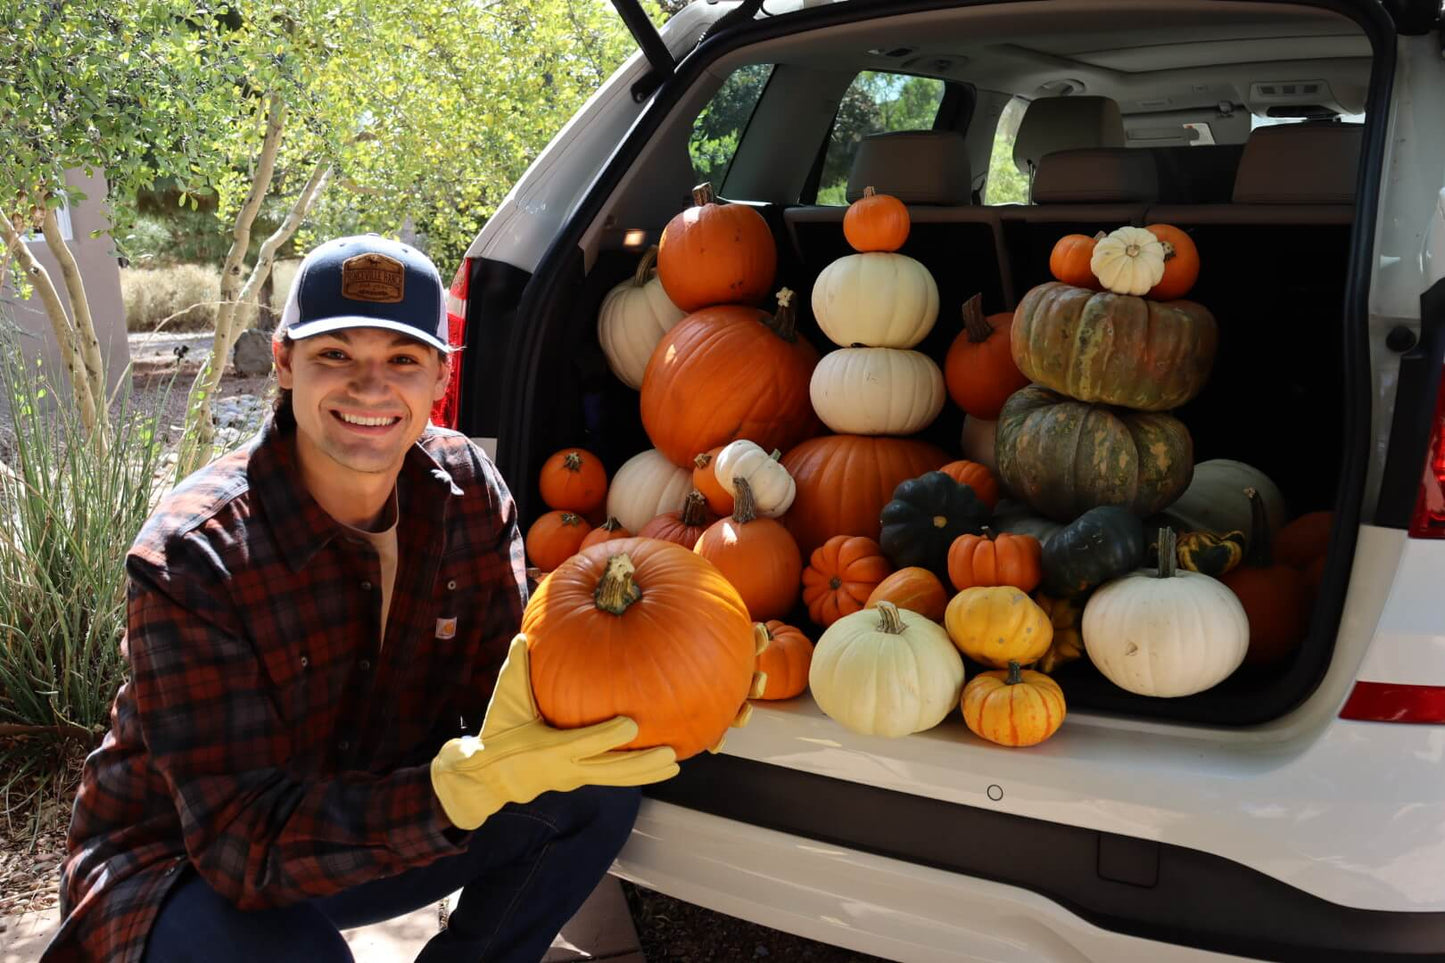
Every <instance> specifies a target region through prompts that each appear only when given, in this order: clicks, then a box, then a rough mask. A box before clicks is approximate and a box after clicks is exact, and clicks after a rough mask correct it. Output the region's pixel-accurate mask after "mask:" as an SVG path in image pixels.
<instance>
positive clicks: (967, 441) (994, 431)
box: [958, 415, 998, 477]
mask: <svg viewBox="0 0 1445 963" xmlns="http://www.w3.org/2000/svg"><path fill="white" fill-rule="evenodd" d="M997 437H998V422H997V421H987V420H985V419H983V418H975V417H974V416H973V415H969V416H968V417H966V418H964V419H963V431H962V433H961V434H960V435H959V437H958V443H959V445H960V446H961V449H962V451H963V457H965V458H967V459H968V460H969V461H976V462H978V463H979V464H980V465H987V466H988V470H989V471H991V472H993V473H994V476H995V477H997V476H998V456H997V455H996V454H994V440H995V439H996V438H997Z"/></svg>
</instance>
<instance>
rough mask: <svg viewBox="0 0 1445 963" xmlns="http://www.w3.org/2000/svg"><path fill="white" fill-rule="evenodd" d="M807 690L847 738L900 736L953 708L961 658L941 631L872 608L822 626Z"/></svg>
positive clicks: (903, 614) (889, 608)
mask: <svg viewBox="0 0 1445 963" xmlns="http://www.w3.org/2000/svg"><path fill="white" fill-rule="evenodd" d="M808 688H809V690H811V691H812V693H813V698H814V700H816V701H817V703H818V708H820V709H822V710H823V712H824V713H826V714H827V715H828V717H829V718H831V719H833V720H834V721H836V722H839V723H841V724H842V725H843V726H845V727H846V728H848V729H851V730H853V731H854V732H858V733H862V734H863V735H868V736H889V737H895V736H906V735H908V734H909V733H913V732H922V731H923V730H925V729H932V728H933V727H934V726H936V725H938V724H939V723H940V722H942V721H943V720H944V719H945V718H947V716H948V714H949V713H950V712H952V711H953V709H954V708H955V707H956V706H957V705H958V704H959V695H960V693H961V692H962V691H963V657H962V656H960V655H959V654H958V650H957V649H956V648H954V647H953V643H952V642H950V641H949V640H948V633H947V632H945V631H944V629H943V626H941V625H939V624H937V623H936V622H930V621H929V620H928V619H926V618H924V617H923V616H921V615H919V614H918V613H916V612H911V611H909V610H907V609H899V608H897V607H896V606H894V604H893V603H892V602H880V603H878V608H876V609H863V610H862V611H859V612H854V613H853V614H852V615H845V616H843V617H842V618H841V619H839V620H838V621H836V622H834V623H833V624H832V625H830V626H829V627H828V629H827V631H825V632H824V633H823V635H822V637H821V638H819V639H818V645H817V646H816V647H815V648H814V649H813V662H812V665H811V666H810V667H809V669H808Z"/></svg>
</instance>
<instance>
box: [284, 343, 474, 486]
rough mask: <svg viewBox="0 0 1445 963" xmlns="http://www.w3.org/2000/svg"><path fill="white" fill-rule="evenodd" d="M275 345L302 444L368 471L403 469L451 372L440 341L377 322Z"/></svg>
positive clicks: (347, 466)
mask: <svg viewBox="0 0 1445 963" xmlns="http://www.w3.org/2000/svg"><path fill="white" fill-rule="evenodd" d="M274 350H275V356H276V377H277V381H278V382H279V383H280V385H281V387H282V388H289V389H290V390H291V407H292V410H293V412H294V413H295V416H296V437H297V444H298V446H304V447H305V448H307V449H310V452H309V453H310V454H320V455H322V456H324V458H325V459H329V461H330V462H331V463H334V465H335V466H339V467H340V468H341V469H344V470H346V471H349V472H355V473H361V474H385V473H391V474H395V473H396V472H397V471H399V470H400V468H401V464H402V460H403V459H404V458H405V456H406V451H407V449H408V448H410V447H411V445H412V443H414V442H415V441H416V440H417V438H419V437H420V436H421V433H422V431H423V430H424V429H425V428H426V423H427V418H428V416H429V415H430V414H431V408H432V403H433V402H434V401H436V400H438V399H439V398H441V397H442V395H444V394H445V393H446V386H447V378H448V376H449V375H450V373H451V364H450V362H443V361H442V360H441V359H440V358H439V357H438V355H437V350H436V349H435V348H433V347H431V346H430V345H426V344H422V343H421V342H420V341H414V340H412V339H411V338H408V337H407V336H406V335H404V334H398V333H396V332H394V331H383V330H380V329H377V328H351V329H348V330H345V331H336V332H333V333H331V334H318V335H315V336H313V337H310V338H304V339H302V340H300V341H295V342H293V343H292V344H291V346H290V347H289V348H288V347H287V346H285V345H283V344H281V343H279V342H277V343H274ZM320 464H326V463H325V462H321V461H319V462H318V465H320Z"/></svg>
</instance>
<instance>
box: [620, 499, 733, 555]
mask: <svg viewBox="0 0 1445 963" xmlns="http://www.w3.org/2000/svg"><path fill="white" fill-rule="evenodd" d="M713 521H715V519H713V518H712V517H711V516H710V515H709V514H708V511H707V499H706V498H705V497H704V496H703V494H702V492H700V491H698V490H697V489H695V488H694V489H693V490H692V491H690V492H688V495H687V498H686V499H685V500H684V502H683V506H682V509H681V510H680V511H676V512H664V513H663V514H661V515H659V516H657V517H656V518H654V519H653V520H652V521H650V522H648V523H647V524H646V525H644V526H642V530H641V531H639V532H638V533H637V534H638V536H639V537H640V538H660V539H662V540H663V541H667V542H674V543H676V544H678V545H681V546H682V547H683V548H685V549H688V550H689V551H691V550H692V548H693V546H695V545H696V544H697V540H698V539H699V538H701V537H702V533H703V532H704V531H706V530H707V527H708V526H709V525H711V524H712V523H713Z"/></svg>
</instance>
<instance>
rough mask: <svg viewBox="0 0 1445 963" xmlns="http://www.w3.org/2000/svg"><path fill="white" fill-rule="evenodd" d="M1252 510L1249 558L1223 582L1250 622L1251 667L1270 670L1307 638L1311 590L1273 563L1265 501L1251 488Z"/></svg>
mask: <svg viewBox="0 0 1445 963" xmlns="http://www.w3.org/2000/svg"><path fill="white" fill-rule="evenodd" d="M1245 495H1246V496H1247V497H1248V498H1249V504H1250V509H1251V513H1252V515H1251V519H1250V526H1251V527H1250V531H1251V532H1255V533H1259V532H1263V533H1265V535H1264V537H1258V536H1251V538H1250V546H1249V555H1248V556H1247V557H1246V558H1245V561H1244V564H1243V565H1240V566H1239V567H1238V568H1234V569H1231V570H1230V571H1228V572H1225V573H1224V574H1223V575H1222V576H1220V578H1219V580H1220V581H1221V582H1223V583H1224V584H1225V585H1227V586H1229V588H1230V590H1231V591H1232V592H1234V594H1235V595H1236V596H1237V597H1238V598H1239V601H1240V603H1241V604H1242V605H1243V606H1244V614H1245V615H1246V616H1247V617H1248V618H1249V651H1248V652H1246V653H1245V656H1244V661H1245V662H1246V663H1248V664H1250V665H1270V664H1272V663H1276V662H1279V661H1282V660H1283V659H1285V658H1287V657H1288V656H1289V655H1290V654H1291V653H1292V652H1293V651H1294V650H1295V648H1296V647H1297V646H1298V645H1299V643H1300V641H1301V640H1302V639H1303V638H1304V631H1305V610H1306V608H1307V606H1308V605H1309V601H1310V597H1309V588H1308V586H1307V584H1306V582H1305V577H1304V574H1303V573H1302V572H1300V571H1299V570H1298V569H1295V568H1291V567H1290V566H1288V565H1280V564H1276V563H1275V562H1274V561H1273V560H1272V557H1271V549H1270V540H1269V537H1268V533H1269V518H1268V514H1267V513H1266V511H1265V508H1264V500H1263V499H1262V498H1260V496H1259V492H1257V491H1255V490H1254V489H1253V488H1246V489H1245Z"/></svg>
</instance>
